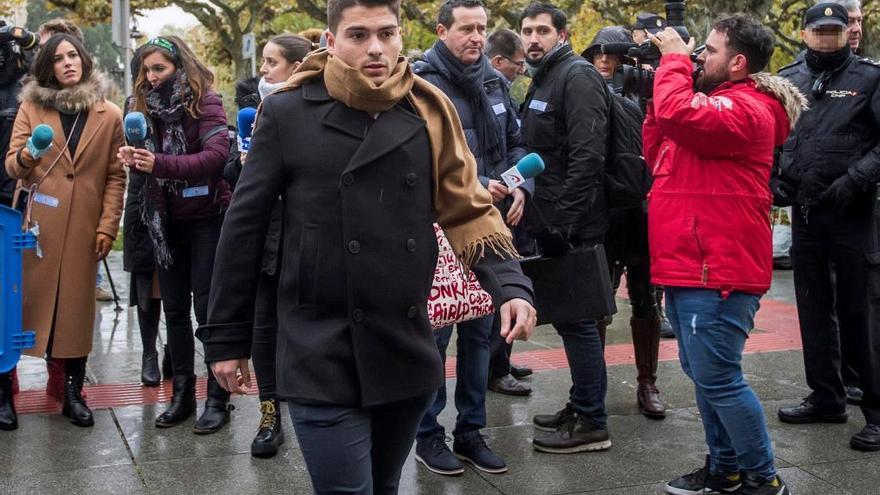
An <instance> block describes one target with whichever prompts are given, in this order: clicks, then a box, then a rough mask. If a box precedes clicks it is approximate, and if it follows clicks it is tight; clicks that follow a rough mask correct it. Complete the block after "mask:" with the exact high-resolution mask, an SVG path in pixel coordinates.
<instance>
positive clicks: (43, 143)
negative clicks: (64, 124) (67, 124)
mask: <svg viewBox="0 0 880 495" xmlns="http://www.w3.org/2000/svg"><path fill="white" fill-rule="evenodd" d="M54 137H55V131H53V130H52V128H51V127H49V126H48V125H46V124H40V125H38V126H37V127H35V128H34V133H33V134H32V135H31V139H32V140H33V143H34V147H35V148H37V149H38V150H44V149H46V148H48V147H49V145H50V144H52V138H54Z"/></svg>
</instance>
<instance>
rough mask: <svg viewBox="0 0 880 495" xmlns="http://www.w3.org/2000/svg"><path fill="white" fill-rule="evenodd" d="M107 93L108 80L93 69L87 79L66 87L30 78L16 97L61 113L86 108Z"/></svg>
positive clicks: (102, 98)
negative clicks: (47, 84) (62, 87)
mask: <svg viewBox="0 0 880 495" xmlns="http://www.w3.org/2000/svg"><path fill="white" fill-rule="evenodd" d="M109 93H110V81H108V80H107V77H106V76H104V75H103V74H101V73H100V72H97V71H95V72H92V75H91V77H90V78H89V80H88V81H85V82H81V83H79V84H77V85H76V86H74V87H72V88H66V89H56V88H47V87H44V86H40V85H39V84H37V81H36V80H35V79H32V80H31V81H30V82H28V83H27V84H26V85H25V86H24V88H22V90H21V94H20V95H19V97H18V98H19V101H22V102H31V103H34V104H37V105H40V106H43V107H50V108H54V109H56V110H58V111H59V112H61V113H68V114H72V113H77V112H81V111H83V110H88V109H89V108H91V107H92V105H94V104H95V103H97V102H99V101H101V100H104V99H105V98H106V97H107V95H108V94H109Z"/></svg>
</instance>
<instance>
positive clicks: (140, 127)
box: [124, 112, 147, 144]
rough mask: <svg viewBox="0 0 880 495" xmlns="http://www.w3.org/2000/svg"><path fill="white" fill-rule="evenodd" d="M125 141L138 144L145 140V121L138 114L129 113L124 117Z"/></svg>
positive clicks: (142, 116) (140, 114) (141, 115)
mask: <svg viewBox="0 0 880 495" xmlns="http://www.w3.org/2000/svg"><path fill="white" fill-rule="evenodd" d="M124 126H125V139H126V140H127V141H128V142H129V144H132V143H140V142H142V141H143V140H145V139H147V119H145V118H144V114H142V113H140V112H131V113H129V114H128V115H126V116H125V122H124Z"/></svg>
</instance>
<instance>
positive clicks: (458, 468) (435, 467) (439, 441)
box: [416, 434, 464, 476]
mask: <svg viewBox="0 0 880 495" xmlns="http://www.w3.org/2000/svg"><path fill="white" fill-rule="evenodd" d="M416 460H417V461H418V462H420V463H422V465H424V466H425V467H426V468H428V470H429V471H431V472H432V473H437V474H442V475H444V476H457V475H459V474H462V473H464V464H462V463H461V461H460V460H458V457H455V454H453V453H452V451H451V450H449V446H448V445H446V437H444V436H443V435H442V434H439V435H434V436H433V437H430V438H426V439H424V440H421V441H418V442H416Z"/></svg>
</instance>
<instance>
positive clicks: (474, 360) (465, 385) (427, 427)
mask: <svg viewBox="0 0 880 495" xmlns="http://www.w3.org/2000/svg"><path fill="white" fill-rule="evenodd" d="M495 320H496V318H495V316H494V315H492V316H487V317H485V318H479V319H476V320H471V321H466V322H464V323H460V324H459V325H458V330H457V334H458V341H457V342H458V356H457V361H456V365H455V371H456V376H457V380H456V382H455V409H456V410H457V411H458V417H457V418H456V419H455V430H453V432H452V434H453V435H454V436H456V437H460V436H462V435H464V434H466V433H469V432H478V431H479V430H480V428H483V427H485V426H486V388H487V387H488V386H489V334H490V332H499V331H501V329H500V326H499V325H498V324H496V323H495ZM451 338H452V327H444V328H441V329H440V330H438V331H437V332H436V333H435V334H434V339H435V340H436V341H437V348H438V349H439V350H440V357H441V359H442V360H443V364H444V365H445V364H446V348H447V347H448V346H449V339H451ZM445 407H446V384H445V383H444V384H443V385H441V386H440V388H439V389H437V397H436V398H435V399H434V403H433V404H431V408H430V409H428V412H427V413H425V417H424V418H422V422H421V424H420V425H419V433H418V439H419V440H425V439H427V438H430V437H433V436H434V435H444V434H445V433H446V431H445V430H444V428H443V426H442V425H440V423H438V422H437V415H439V414H440V412H441V411H443V409H444V408H445Z"/></svg>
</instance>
